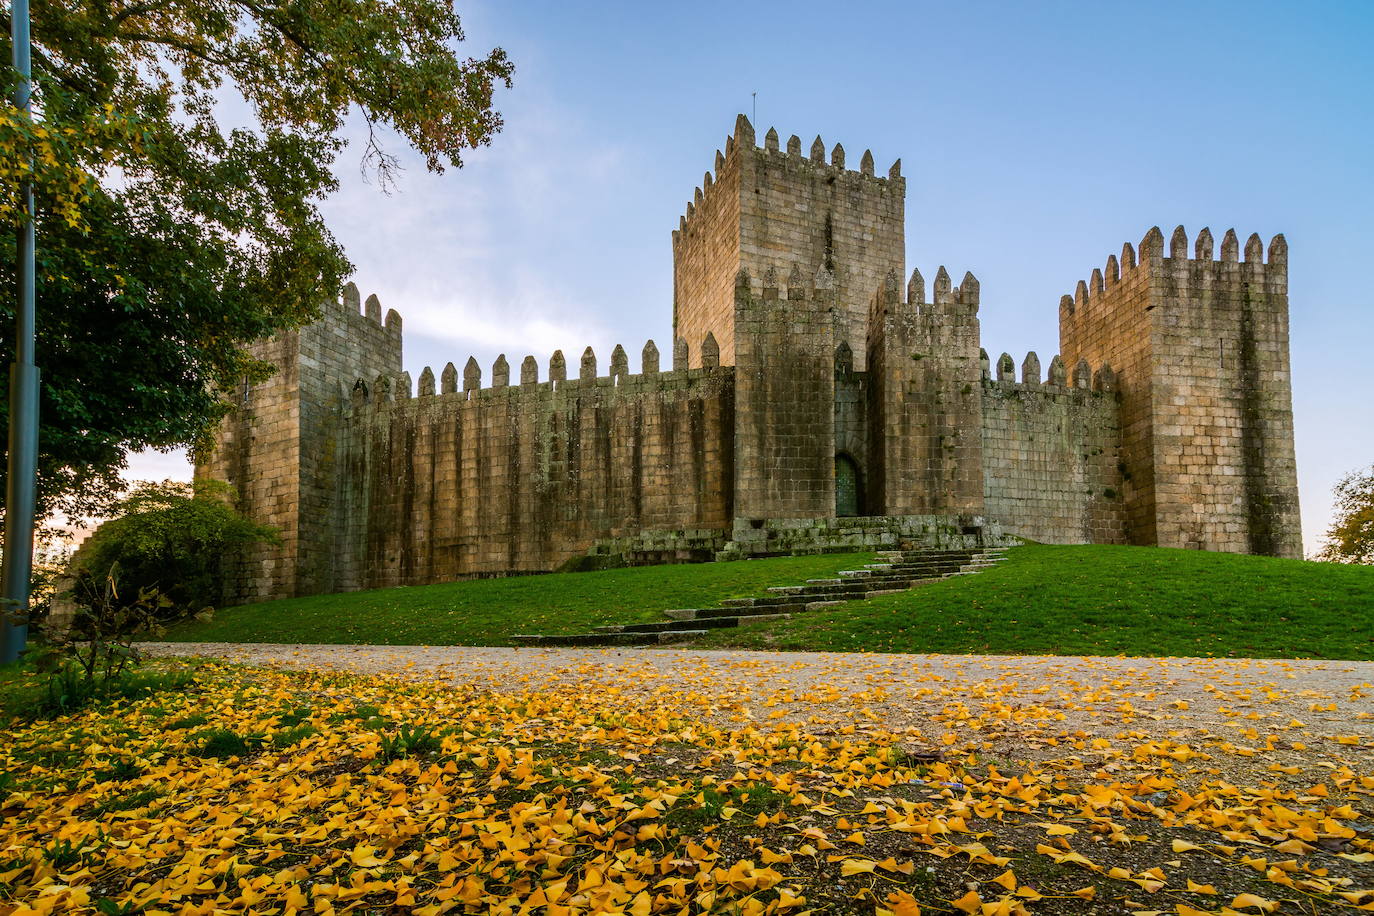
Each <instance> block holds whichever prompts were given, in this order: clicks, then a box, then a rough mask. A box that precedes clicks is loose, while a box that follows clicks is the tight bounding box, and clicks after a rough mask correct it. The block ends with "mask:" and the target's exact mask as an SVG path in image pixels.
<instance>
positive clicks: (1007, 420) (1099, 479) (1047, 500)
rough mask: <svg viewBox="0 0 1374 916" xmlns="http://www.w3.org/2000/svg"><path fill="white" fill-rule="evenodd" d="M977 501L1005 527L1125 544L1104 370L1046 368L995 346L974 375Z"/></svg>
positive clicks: (1116, 444) (1109, 387) (1114, 425)
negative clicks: (978, 415) (979, 412)
mask: <svg viewBox="0 0 1374 916" xmlns="http://www.w3.org/2000/svg"><path fill="white" fill-rule="evenodd" d="M980 387H981V389H982V409H983V418H982V435H983V474H984V505H985V511H986V512H987V515H988V517H989V518H994V519H997V521H998V522H1000V523H1001V524H1002V526H1003V527H1004V528H1005V529H1006V530H1007V531H1009V532H1012V533H1014V534H1018V535H1020V536H1022V537H1028V538H1030V539H1032V540H1035V541H1041V542H1043V543H1049V544H1083V543H1088V544H1124V543H1126V521H1125V509H1124V505H1123V502H1122V489H1121V488H1122V473H1121V467H1122V466H1121V428H1120V402H1119V401H1118V399H1117V397H1116V392H1115V390H1114V389H1115V385H1114V379H1113V377H1112V374H1111V372H1110V370H1104V371H1099V372H1098V373H1097V375H1096V378H1095V379H1094V378H1093V376H1092V374H1091V372H1090V370H1089V368H1088V365H1087V363H1080V364H1079V365H1078V366H1077V367H1075V369H1074V371H1073V374H1072V375H1071V376H1070V375H1069V374H1068V373H1067V372H1066V370H1065V367H1064V363H1063V361H1062V360H1061V359H1060V358H1059V357H1058V356H1056V357H1055V358H1054V359H1053V360H1052V361H1051V362H1050V367H1049V374H1048V377H1047V378H1045V379H1044V380H1043V381H1042V380H1041V375H1040V360H1039V358H1038V357H1037V356H1036V355H1035V354H1034V353H1031V354H1028V355H1027V357H1026V359H1025V360H1024V361H1023V362H1022V364H1021V381H1019V382H1018V381H1017V380H1016V367H1015V365H1014V363H1013V362H1012V358H1011V357H1010V356H1009V355H1007V354H1005V353H1004V354H1002V356H1001V358H1000V359H998V361H997V366H996V369H995V374H994V373H992V372H989V373H985V375H984V378H983V381H982V384H981V385H980Z"/></svg>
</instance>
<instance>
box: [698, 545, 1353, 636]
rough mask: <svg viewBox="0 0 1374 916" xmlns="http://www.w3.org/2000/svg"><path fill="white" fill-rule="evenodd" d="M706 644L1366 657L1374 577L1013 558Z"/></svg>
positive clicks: (1180, 561)
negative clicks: (979, 570) (976, 571)
mask: <svg viewBox="0 0 1374 916" xmlns="http://www.w3.org/2000/svg"><path fill="white" fill-rule="evenodd" d="M699 644H700V645H702V646H706V647H712V648H716V647H724V646H737V647H747V648H767V649H788V650H802V649H817V650H850V651H857V650H862V651H870V652H948V653H969V652H975V653H976V652H988V653H1008V654H1050V655H1121V654H1124V655H1175V656H1179V655H1188V656H1210V655H1215V656H1251V657H1263V658H1308V657H1311V658H1339V659H1374V567H1368V566H1364V567H1357V566H1342V565H1338V564H1332V563H1308V562H1305V561H1301V560H1277V559H1272V558H1269V557H1248V556H1236V555H1233V554H1222V553H1203V552H1199V551H1185V550H1164V549H1160V548H1153V547H1103V546H1080V547H1052V546H1040V545H1034V546H1026V547H1018V548H1015V549H1013V550H1011V551H1010V552H1009V553H1008V558H1007V560H1006V561H1004V562H1003V563H1002V564H1001V565H1000V566H998V567H996V568H994V569H990V570H988V571H986V572H983V573H979V574H978V575H976V576H967V577H958V578H955V579H950V580H946V581H944V582H939V583H935V584H932V585H927V586H923V587H920V588H917V589H914V590H912V591H910V592H906V593H903V594H900V595H889V596H886V597H882V598H875V599H873V600H871V601H864V602H856V603H853V604H848V605H843V606H841V607H839V608H836V609H834V610H830V611H825V612H821V613H813V614H806V615H801V616H798V617H794V618H792V619H791V620H787V621H780V622H778V623H776V624H771V625H769V624H751V625H747V626H744V627H741V628H739V629H737V630H726V631H721V632H720V633H719V634H713V635H711V636H710V637H708V638H707V639H704V640H702V641H701V642H700V643H699Z"/></svg>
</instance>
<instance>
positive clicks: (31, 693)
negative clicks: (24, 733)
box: [0, 660, 195, 719]
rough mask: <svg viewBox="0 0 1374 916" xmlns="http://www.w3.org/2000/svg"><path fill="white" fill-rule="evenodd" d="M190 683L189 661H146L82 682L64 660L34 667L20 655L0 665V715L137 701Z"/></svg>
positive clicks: (45, 714) (37, 715) (40, 714)
mask: <svg viewBox="0 0 1374 916" xmlns="http://www.w3.org/2000/svg"><path fill="white" fill-rule="evenodd" d="M194 682H195V665H179V666H175V667H166V666H162V665H158V664H149V665H146V666H144V667H140V668H132V669H129V670H127V671H125V672H124V673H122V674H120V675H119V676H117V677H114V678H111V679H110V680H99V681H94V682H90V683H87V682H84V681H83V680H82V679H81V674H80V672H78V671H77V670H76V668H75V667H74V666H72V665H70V664H68V665H67V666H66V667H64V668H61V669H58V670H56V671H38V670H37V669H36V668H35V667H34V665H33V663H32V662H30V661H27V660H20V661H19V662H16V663H11V664H8V665H4V666H0V719H16V718H18V719H45V718H50V717H53V716H59V715H63V714H66V713H71V712H74V711H76V710H79V709H82V708H84V707H86V706H91V705H95V706H100V705H105V704H109V703H112V702H116V701H130V702H133V701H137V700H142V699H146V698H147V697H150V696H152V695H153V694H155V693H160V692H162V691H175V690H184V689H185V688H187V687H189V686H190V685H191V684H192V683H194Z"/></svg>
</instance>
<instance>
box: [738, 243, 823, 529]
mask: <svg viewBox="0 0 1374 916" xmlns="http://www.w3.org/2000/svg"><path fill="white" fill-rule="evenodd" d="M834 297H835V288H834V283H833V281H832V278H831V277H830V274H829V273H828V272H825V271H822V273H821V275H820V276H819V277H817V278H816V279H815V280H811V279H803V277H802V274H801V271H800V269H799V268H797V267H795V266H794V267H793V269H792V271H791V273H790V276H789V278H788V281H787V287H786V289H785V290H780V289H779V283H778V277H777V273H776V272H775V271H774V270H772V269H769V271H768V273H767V275H766V276H765V277H764V278H763V281H762V285H761V288H759V289H757V290H756V289H754V287H753V282H752V280H751V279H750V276H749V272H748V271H746V270H744V269H743V268H741V269H740V271H739V273H738V275H737V276H736V283H735V347H736V367H735V405H736V411H737V414H736V416H737V422H736V424H735V429H734V435H735V486H736V497H735V514H736V515H737V516H739V517H741V518H750V519H764V518H824V517H826V516H830V515H833V514H834V513H835V340H834V337H833V332H834V322H833V309H834V302H835V298H834Z"/></svg>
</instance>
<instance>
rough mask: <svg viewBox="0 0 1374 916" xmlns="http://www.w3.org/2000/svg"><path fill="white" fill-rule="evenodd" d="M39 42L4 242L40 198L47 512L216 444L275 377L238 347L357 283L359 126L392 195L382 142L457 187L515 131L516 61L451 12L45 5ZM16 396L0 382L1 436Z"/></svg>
mask: <svg viewBox="0 0 1374 916" xmlns="http://www.w3.org/2000/svg"><path fill="white" fill-rule="evenodd" d="M0 25H2V26H3V29H4V32H5V34H6V35H8V32H9V28H10V23H9V7H8V4H6V6H5V8H4V9H0ZM33 35H34V48H33V59H34V86H35V96H34V98H35V111H36V112H37V114H36V116H35V117H34V118H33V119H28V118H25V117H23V116H21V115H20V114H19V112H18V111H17V110H16V109H14V108H13V107H12V106H9V105H0V228H4V229H6V230H8V229H9V228H10V227H12V226H14V225H15V224H16V223H17V222H18V220H19V219H20V218H21V213H20V210H19V202H18V195H17V189H18V187H19V185H20V182H21V181H22V180H24V179H28V180H31V181H33V182H34V183H35V187H36V193H37V196H38V213H39V216H38V227H37V229H38V275H37V287H38V303H37V305H38V333H39V337H38V363H39V366H40V368H41V369H42V370H43V391H42V408H41V409H42V436H41V439H40V459H39V476H40V509H41V510H42V511H45V512H46V511H51V510H53V509H62V510H65V511H67V512H68V513H69V514H71V515H75V516H83V515H87V514H91V513H95V512H103V511H104V510H106V509H107V508H108V506H109V504H110V503H111V502H112V501H113V500H114V499H115V498H116V496H117V494H118V492H119V491H120V487H121V483H120V480H119V474H120V471H121V470H122V469H123V467H124V455H125V452H126V450H128V449H138V448H148V447H152V448H172V447H177V446H182V445H188V444H189V445H193V446H195V445H201V446H203V445H204V444H205V443H207V442H208V441H209V439H208V436H209V431H210V430H212V429H213V426H214V423H215V421H216V420H217V419H218V418H219V417H220V416H222V415H223V412H224V410H225V405H224V403H223V402H222V397H221V392H223V391H226V390H230V389H234V388H237V387H238V386H239V385H241V384H242V383H243V381H244V380H245V379H249V380H252V379H259V378H262V377H263V376H264V375H265V373H267V371H268V367H267V366H265V365H263V364H261V363H259V362H256V361H254V360H252V359H250V358H249V357H248V356H247V355H246V354H245V352H244V350H243V346H244V344H245V343H247V342H249V341H252V340H254V339H257V338H259V337H262V336H265V335H268V334H271V333H273V332H276V331H280V330H283V329H287V328H291V327H296V326H300V325H302V324H304V323H308V322H309V321H310V320H311V319H312V318H313V317H315V316H316V315H317V310H318V308H319V305H320V303H321V302H322V301H323V300H324V299H325V298H326V297H331V296H336V295H337V294H338V292H339V288H340V286H341V283H342V281H343V279H344V278H345V277H346V276H347V275H348V273H349V272H350V271H351V269H352V268H351V266H350V264H349V262H348V260H347V259H346V257H345V256H344V252H343V251H342V249H341V248H340V247H339V245H338V244H337V243H336V242H335V240H334V238H333V237H332V236H331V234H330V233H329V231H328V229H327V228H326V227H325V225H324V222H323V220H322V218H321V215H320V213H319V210H318V208H317V204H318V202H319V201H320V200H321V198H323V197H324V196H325V195H327V194H328V193H329V192H331V191H333V190H334V189H335V188H336V186H337V180H336V178H335V175H334V172H333V169H332V166H333V164H334V161H335V159H336V157H337V156H338V155H339V153H340V151H341V150H342V149H343V146H344V143H343V140H342V139H341V137H342V130H343V128H344V125H345V118H346V117H348V116H349V115H350V112H355V113H356V114H357V116H358V117H359V118H360V119H361V122H362V123H363V124H364V125H365V126H366V129H367V140H366V142H365V147H364V149H363V150H362V152H361V157H360V158H361V165H362V167H363V169H364V171H365V173H367V174H370V175H372V176H374V177H376V178H377V179H378V180H379V181H380V182H381V183H382V185H383V186H386V185H389V184H390V183H391V182H392V181H393V179H394V178H395V176H396V172H397V169H398V165H397V159H396V157H395V155H394V154H393V153H391V152H389V151H388V150H387V149H386V148H385V146H384V145H383V142H382V136H383V134H384V133H385V131H387V130H390V131H394V132H395V133H396V134H397V135H399V137H400V138H401V140H402V141H403V142H405V143H408V144H409V145H410V146H412V147H413V148H414V149H416V150H417V151H419V152H420V153H421V154H422V155H423V157H424V159H425V163H426V165H427V167H428V168H429V169H430V170H432V171H435V172H442V171H443V170H444V168H445V167H446V166H454V167H458V166H461V165H462V161H461V158H460V153H461V152H462V151H464V150H465V149H467V148H473V147H477V146H481V145H485V144H488V143H490V141H491V139H492V136H493V135H494V134H495V133H496V132H498V131H499V130H500V128H501V118H500V116H499V115H498V114H497V113H496V112H495V111H494V110H493V108H492V102H493V91H494V88H495V86H496V85H497V84H498V83H504V84H505V85H507V86H509V85H510V76H511V73H512V65H511V63H510V62H509V60H508V59H507V57H506V55H505V52H503V51H502V50H501V49H499V48H497V49H495V50H493V51H491V52H489V53H488V54H486V56H484V57H480V58H469V59H466V60H465V59H461V58H459V57H458V56H457V55H456V54H455V53H454V50H453V47H454V45H455V44H456V43H457V42H459V41H461V40H462V39H463V31H462V29H461V27H460V24H459V19H458V16H457V14H456V13H455V12H454V11H453V9H452V8H451V6H450V5H449V3H447V2H444V0H261V2H260V0H93V2H80V3H69V2H56V0H34V3H33ZM2 47H3V53H4V58H5V60H7V61H8V59H9V54H10V51H9V47H8V44H3V46H2ZM5 73H9V74H10V77H11V79H10V80H5V79H4V76H3V75H4V74H5ZM12 78H13V73H12V71H8V69H7V68H6V69H3V70H0V82H5V83H9V84H12ZM0 88H6V89H8V88H9V86H0ZM226 90H227V91H226ZM226 117H227V118H232V119H233V120H234V121H236V122H240V126H236V127H233V128H232V129H230V128H226V127H225V126H223V125H222V124H221V123H220V121H221V120H222V119H225V118H226ZM6 236H9V232H8V231H6V232H4V233H0V291H3V292H0V364H3V363H8V362H9V361H10V360H11V358H12V346H13V343H12V334H11V333H10V332H9V331H8V330H7V329H8V328H11V327H12V321H13V300H14V294H13V290H14V289H15V275H14V268H15V263H14V246H13V245H12V244H10V243H7V242H4V241H2V239H3V238H4V237H6ZM7 386H8V380H7V378H5V377H4V373H0V423H7V422H8V415H7V411H8V406H7V405H8V392H7V391H6V390H5V389H6V388H7ZM2 475H3V469H0V477H2ZM3 492H4V482H3V479H0V494H3Z"/></svg>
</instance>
